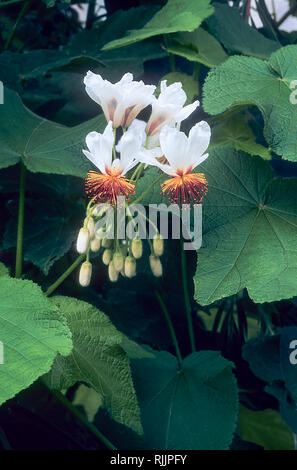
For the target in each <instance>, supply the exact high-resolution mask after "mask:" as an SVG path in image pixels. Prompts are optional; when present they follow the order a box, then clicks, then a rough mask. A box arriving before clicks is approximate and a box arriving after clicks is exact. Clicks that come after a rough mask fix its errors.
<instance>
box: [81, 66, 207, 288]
mask: <svg viewBox="0 0 297 470" xmlns="http://www.w3.org/2000/svg"><path fill="white" fill-rule="evenodd" d="M84 83H85V86H86V92H87V93H88V95H89V96H90V97H91V98H92V99H93V100H94V101H95V102H96V103H98V105H100V106H101V108H102V110H103V113H104V115H105V117H106V120H107V126H106V128H105V130H104V132H103V133H102V134H101V133H98V132H96V131H93V132H90V133H89V134H88V135H87V136H86V146H87V149H85V150H83V153H84V155H85V156H86V157H87V158H88V159H89V160H90V161H91V162H92V164H93V165H94V166H95V167H96V168H97V170H99V171H94V170H90V171H89V173H88V176H87V179H86V193H87V195H88V196H89V197H90V199H91V201H90V203H89V205H88V209H87V214H86V219H85V223H84V227H83V228H82V229H81V230H80V233H79V236H78V241H77V250H78V252H79V253H86V254H87V261H86V262H85V263H83V265H82V268H81V272H80V283H81V284H82V285H88V283H89V281H90V277H91V269H92V267H91V264H90V261H89V255H88V254H89V251H90V250H91V251H94V252H95V251H98V250H99V249H100V246H101V245H102V248H103V249H104V251H103V257H102V258H103V262H104V263H105V264H106V265H108V272H109V277H110V280H112V281H116V280H117V279H118V276H119V273H121V274H122V275H124V276H127V277H133V276H134V275H135V274H136V261H135V260H136V259H137V258H140V257H141V256H142V242H141V240H140V239H137V238H136V239H135V240H133V241H132V243H128V242H125V241H124V242H122V241H120V240H115V241H111V240H108V239H106V240H105V239H103V241H102V243H101V242H100V237H97V236H96V233H95V232H94V218H95V220H96V215H94V214H95V212H94V211H96V207H97V205H98V204H99V203H109V204H111V205H112V206H113V207H114V208H116V204H117V199H118V197H119V196H124V197H125V200H126V201H127V203H128V202H129V200H130V198H131V196H133V195H134V194H135V186H136V184H137V182H138V179H139V178H140V176H141V175H142V174H143V172H144V171H145V169H146V168H147V167H148V166H149V165H152V166H155V167H158V168H159V169H160V170H161V171H162V172H164V174H166V175H168V176H169V177H170V178H168V179H166V180H165V181H164V182H163V183H162V184H161V187H160V189H161V192H162V193H163V195H164V196H167V197H168V198H169V200H170V201H171V202H173V203H177V204H179V205H182V204H186V203H193V204H195V203H200V202H201V201H202V199H203V196H204V195H205V194H206V192H207V180H206V177H205V175H204V174H203V173H197V172H194V169H195V168H196V167H197V166H198V165H199V164H200V163H201V162H203V161H204V160H205V159H206V158H207V156H208V154H207V153H205V152H206V150H207V147H208V145H209V141H210V128H209V125H208V124H207V123H206V122H204V121H202V122H200V123H198V124H196V125H195V126H194V127H192V129H191V130H190V132H189V135H188V136H187V135H186V134H185V133H183V132H181V131H180V125H181V122H182V121H183V120H184V119H186V118H187V117H188V116H189V115H190V114H191V113H192V112H193V111H194V110H195V109H196V108H197V106H199V102H198V101H195V102H194V103H192V104H190V105H187V106H184V105H185V102H186V99H187V96H186V93H185V92H184V90H183V89H182V84H181V83H180V82H176V83H173V84H171V85H169V86H167V83H166V80H163V81H162V82H161V86H160V93H159V96H158V98H156V96H155V95H154V93H155V89H156V87H155V86H154V85H146V84H144V83H143V82H142V81H134V80H133V76H132V74H130V73H126V74H125V75H124V76H123V77H122V79H121V80H120V81H119V82H117V83H115V84H113V83H110V82H109V81H107V80H104V79H103V78H102V77H101V76H100V75H97V74H94V73H92V72H90V71H89V72H88V73H87V75H86V77H85V79H84ZM147 106H151V115H150V117H149V120H148V122H147V123H146V122H144V121H141V120H139V119H137V116H138V114H139V113H140V112H141V111H142V110H143V109H144V108H146V107H147ZM117 137H119V139H118V141H117ZM132 170H133V171H132ZM130 172H131V173H130ZM128 175H129V176H128ZM150 246H151V256H150V266H151V269H152V272H153V273H154V275H156V276H161V275H162V264H161V262H160V258H159V257H160V255H161V254H162V253H163V240H162V238H161V237H160V235H159V234H157V235H156V237H155V238H154V240H153V243H150Z"/></svg>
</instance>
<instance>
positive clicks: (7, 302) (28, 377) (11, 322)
mask: <svg viewBox="0 0 297 470" xmlns="http://www.w3.org/2000/svg"><path fill="white" fill-rule="evenodd" d="M0 339H1V341H2V343H3V345H4V364H0V404H1V403H4V402H5V401H6V400H8V399H10V398H12V397H14V396H15V395H16V394H17V393H18V392H20V391H21V390H23V389H25V388H27V387H29V385H31V384H32V383H33V382H34V381H35V380H36V379H37V378H38V377H40V376H41V375H43V374H45V373H47V372H48V371H49V370H50V368H51V366H52V363H53V361H54V358H55V356H56V355H57V353H58V352H59V353H60V354H62V355H63V356H65V355H67V354H69V353H70V352H71V348H72V342H71V334H70V331H69V329H68V327H67V326H66V324H65V321H64V318H63V316H62V315H61V314H60V313H59V311H58V309H57V308H55V307H54V305H53V304H52V303H51V302H50V301H49V300H48V299H47V298H46V297H45V296H44V294H43V293H42V291H41V289H40V287H39V286H37V284H34V283H33V282H31V281H22V280H19V279H12V278H9V277H7V276H4V277H1V278H0Z"/></svg>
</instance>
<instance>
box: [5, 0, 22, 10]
mask: <svg viewBox="0 0 297 470" xmlns="http://www.w3.org/2000/svg"><path fill="white" fill-rule="evenodd" d="M21 2H24V0H8V1H7V2H2V3H0V8H4V7H10V6H11V5H16V4H17V3H21Z"/></svg>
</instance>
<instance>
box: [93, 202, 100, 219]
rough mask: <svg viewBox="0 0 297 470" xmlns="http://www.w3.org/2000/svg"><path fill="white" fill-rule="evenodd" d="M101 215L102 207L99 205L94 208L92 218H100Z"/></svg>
mask: <svg viewBox="0 0 297 470" xmlns="http://www.w3.org/2000/svg"><path fill="white" fill-rule="evenodd" d="M99 214H100V206H99V205H97V206H93V207H92V217H98V215H99Z"/></svg>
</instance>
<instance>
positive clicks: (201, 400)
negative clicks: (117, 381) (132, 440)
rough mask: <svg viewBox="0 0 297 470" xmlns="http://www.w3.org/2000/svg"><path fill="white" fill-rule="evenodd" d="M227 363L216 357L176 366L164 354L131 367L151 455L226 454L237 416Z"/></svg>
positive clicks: (195, 357) (194, 357) (198, 356)
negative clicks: (184, 451) (154, 451)
mask: <svg viewBox="0 0 297 470" xmlns="http://www.w3.org/2000/svg"><path fill="white" fill-rule="evenodd" d="M231 365H232V364H231V363H230V362H229V361H227V360H226V359H224V358H223V357H221V356H220V354H219V353H218V352H215V351H200V352H196V353H194V354H191V355H190V356H188V357H187V358H186V359H184V361H183V364H182V369H181V370H180V371H179V369H178V364H177V360H176V358H175V357H174V356H172V355H171V354H169V353H168V352H165V351H161V352H155V358H154V359H141V360H135V361H133V377H134V378H135V386H136V390H137V396H138V398H139V402H140V408H141V417H142V423H143V428H144V436H145V439H146V442H147V443H148V445H149V446H150V447H149V448H150V449H165V450H166V449H173V450H178V449H195V450H198V449H204V450H208V449H227V448H228V446H229V444H230V443H231V440H232V434H233V431H234V428H235V424H236V418H237V412H238V397H237V387H236V381H235V378H234V376H233V374H232V371H231Z"/></svg>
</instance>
